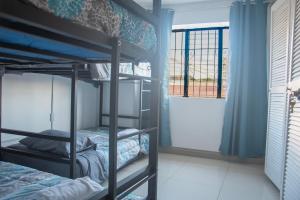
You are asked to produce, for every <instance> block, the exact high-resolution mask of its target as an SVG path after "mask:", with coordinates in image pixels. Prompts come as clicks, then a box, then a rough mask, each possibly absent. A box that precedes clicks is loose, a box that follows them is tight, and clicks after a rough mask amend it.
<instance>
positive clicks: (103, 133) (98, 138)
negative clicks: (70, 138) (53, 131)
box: [3, 128, 149, 184]
mask: <svg viewBox="0 0 300 200" xmlns="http://www.w3.org/2000/svg"><path fill="white" fill-rule="evenodd" d="M134 131H136V129H127V130H122V131H120V132H119V136H121V135H124V134H125V135H126V134H130V133H132V132H134ZM80 132H82V133H83V132H85V133H89V134H93V135H94V136H95V137H93V138H91V140H93V142H94V143H96V149H95V150H86V151H83V152H79V153H77V167H76V177H83V176H89V177H90V178H91V179H92V180H94V181H96V182H98V183H100V184H101V183H103V182H104V181H105V180H106V179H107V177H108V171H109V167H108V166H109V134H108V129H107V128H94V129H89V130H81V131H80ZM148 145H149V138H148V136H146V135H143V136H142V137H141V143H140V144H139V139H138V136H133V137H130V138H127V139H123V140H120V141H118V148H117V167H118V169H120V168H121V167H123V166H125V165H126V164H127V163H129V162H130V161H131V160H134V159H135V158H137V157H138V156H139V155H140V154H147V153H148V148H149V146H148ZM9 147H10V148H13V149H17V150H22V151H25V152H33V153H34V152H37V151H36V150H31V149H28V148H27V147H26V146H24V145H22V144H20V143H18V144H14V145H11V146H9ZM38 153H43V154H44V155H46V156H51V155H52V156H53V154H51V153H47V152H41V151H39V152H38ZM3 159H4V160H6V161H9V162H15V163H18V164H21V165H26V166H29V167H33V168H37V169H39V170H42V171H47V172H50V173H54V174H57V175H60V176H65V177H68V176H69V167H68V165H66V164H63V163H57V162H51V161H46V160H41V159H36V158H31V157H28V156H22V155H16V154H10V153H6V154H4V155H3Z"/></svg>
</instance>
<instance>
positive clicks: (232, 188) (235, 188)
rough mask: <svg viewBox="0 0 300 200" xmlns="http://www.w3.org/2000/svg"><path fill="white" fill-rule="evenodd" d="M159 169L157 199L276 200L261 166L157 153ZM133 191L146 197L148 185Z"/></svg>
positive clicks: (275, 192) (143, 163)
mask: <svg viewBox="0 0 300 200" xmlns="http://www.w3.org/2000/svg"><path fill="white" fill-rule="evenodd" d="M143 165H145V162H141V163H140V164H139V165H136V166H135V167H134V168H129V169H127V170H128V171H132V169H135V168H136V167H137V166H139V167H140V166H143ZM127 170H126V171H127ZM158 170H159V171H158V200H279V192H278V190H277V189H276V188H275V186H274V185H273V184H272V183H271V182H270V181H269V179H268V178H267V177H266V176H265V175H264V171H263V170H264V169H263V165H255V164H239V163H229V162H226V161H221V160H213V159H204V158H195V157H187V156H180V155H171V154H160V155H159V163H158ZM128 171H127V172H128ZM135 194H138V195H141V196H146V195H147V184H144V185H143V186H141V187H140V188H139V189H137V190H136V191H135Z"/></svg>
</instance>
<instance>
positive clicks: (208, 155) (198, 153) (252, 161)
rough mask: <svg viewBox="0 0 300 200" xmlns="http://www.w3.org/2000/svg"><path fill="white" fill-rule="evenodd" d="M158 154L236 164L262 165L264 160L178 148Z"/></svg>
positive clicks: (161, 151)
mask: <svg viewBox="0 0 300 200" xmlns="http://www.w3.org/2000/svg"><path fill="white" fill-rule="evenodd" d="M159 152H160V153H168V154H176V155H183V156H192V157H200V158H209V159H216V160H225V161H229V162H238V163H249V164H264V162H265V159H264V158H247V159H241V158H238V157H235V156H224V155H222V154H221V153H220V152H214V151H205V150H196V149H186V148H180V147H168V148H159Z"/></svg>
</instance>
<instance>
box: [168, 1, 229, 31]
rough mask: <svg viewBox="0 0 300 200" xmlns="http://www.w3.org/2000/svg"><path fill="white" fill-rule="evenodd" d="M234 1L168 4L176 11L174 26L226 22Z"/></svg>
mask: <svg viewBox="0 0 300 200" xmlns="http://www.w3.org/2000/svg"><path fill="white" fill-rule="evenodd" d="M231 2H232V0H210V1H209V0H208V1H203V2H196V3H185V4H169V5H168V4H167V5H164V7H167V8H172V9H174V10H175V16H174V23H173V24H174V25H182V24H199V23H213V22H226V21H228V19H229V7H230V4H231Z"/></svg>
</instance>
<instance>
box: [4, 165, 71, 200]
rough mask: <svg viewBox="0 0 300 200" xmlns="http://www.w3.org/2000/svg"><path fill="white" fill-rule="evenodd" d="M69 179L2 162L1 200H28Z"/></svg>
mask: <svg viewBox="0 0 300 200" xmlns="http://www.w3.org/2000/svg"><path fill="white" fill-rule="evenodd" d="M67 180H68V179H67V178H63V177H60V176H56V175H53V174H50V173H46V172H42V171H38V170H35V169H32V168H29V167H24V166H21V165H15V164H12V163H7V162H2V161H0V199H1V200H4V199H5V200H6V199H26V198H27V197H29V196H31V195H32V194H33V193H35V192H37V191H40V190H42V189H44V188H47V187H51V186H54V185H57V184H60V183H63V182H66V181H67Z"/></svg>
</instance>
